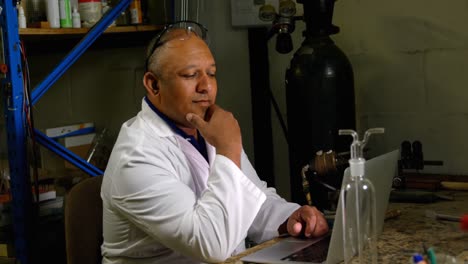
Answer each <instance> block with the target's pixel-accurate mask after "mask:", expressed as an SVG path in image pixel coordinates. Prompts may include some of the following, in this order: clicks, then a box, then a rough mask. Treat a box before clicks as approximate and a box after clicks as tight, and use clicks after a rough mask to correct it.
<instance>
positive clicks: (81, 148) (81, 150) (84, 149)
mask: <svg viewBox="0 0 468 264" xmlns="http://www.w3.org/2000/svg"><path fill="white" fill-rule="evenodd" d="M91 146H92V145H91V144H84V145H78V146H74V147H69V148H68V149H69V150H70V151H71V152H73V153H75V154H76V155H78V156H80V157H81V158H82V159H84V160H86V159H87V158H88V157H87V155H88V152H89V150H90V149H91ZM65 168H67V169H77V170H78V168H77V167H75V166H74V165H73V164H71V163H70V162H68V161H65Z"/></svg>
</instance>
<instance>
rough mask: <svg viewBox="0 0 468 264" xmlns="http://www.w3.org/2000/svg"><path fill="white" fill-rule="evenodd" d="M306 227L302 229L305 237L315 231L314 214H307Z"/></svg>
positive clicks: (315, 219) (315, 221) (315, 217)
mask: <svg viewBox="0 0 468 264" xmlns="http://www.w3.org/2000/svg"><path fill="white" fill-rule="evenodd" d="M305 220H306V227H305V231H304V235H305V236H306V237H310V235H312V234H313V233H314V231H315V228H316V227H317V216H316V215H311V216H308V217H307V218H306V219H305Z"/></svg>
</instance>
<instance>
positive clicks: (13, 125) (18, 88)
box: [0, 0, 131, 264]
mask: <svg viewBox="0 0 468 264" xmlns="http://www.w3.org/2000/svg"><path fill="white" fill-rule="evenodd" d="M15 2H16V1H14V0H0V7H1V8H2V10H1V11H0V25H1V29H2V32H1V33H2V38H3V49H4V54H5V64H6V65H7V66H8V72H7V74H6V75H5V76H4V78H2V79H1V84H2V88H3V91H2V92H3V93H4V95H5V96H3V97H2V98H3V103H4V114H5V117H6V120H7V136H8V159H9V166H10V181H11V191H12V198H13V201H12V203H13V204H12V205H13V206H12V210H13V223H14V235H15V251H16V258H17V259H18V260H19V261H20V262H21V263H22V264H28V263H31V261H32V260H31V237H32V230H31V228H32V224H31V223H32V222H31V220H32V193H31V180H30V175H29V165H28V163H27V156H26V152H27V151H26V150H27V147H26V143H27V141H26V140H27V135H26V120H25V116H24V113H23V107H24V93H23V91H24V86H23V72H22V65H21V53H20V41H19V29H18V18H17V14H16V8H15V6H14V3H15ZM130 2H131V0H121V1H120V2H119V3H118V4H117V5H116V6H115V7H114V8H112V9H111V10H110V11H109V12H108V13H107V14H106V15H105V16H104V17H103V18H102V19H101V20H100V21H99V22H98V23H97V24H96V25H95V26H94V27H93V28H92V29H91V30H90V31H89V32H88V34H86V35H85V36H84V37H83V39H82V40H81V41H80V42H79V43H78V44H77V45H76V46H75V47H74V48H73V49H72V51H71V52H70V53H69V54H67V56H65V58H64V59H63V60H62V62H61V63H59V65H58V66H57V67H56V68H55V69H54V70H53V71H52V72H51V73H50V74H49V75H48V76H47V77H46V78H45V79H44V80H43V81H42V82H41V83H40V84H39V85H38V86H37V87H36V88H35V89H34V91H33V92H32V95H31V97H32V98H31V104H32V105H34V104H35V103H36V102H37V101H38V100H39V99H40V98H41V97H42V96H43V95H44V93H45V92H46V91H47V90H48V89H49V88H50V87H51V86H52V85H53V84H54V83H55V81H57V80H58V79H59V78H60V77H61V76H62V75H63V74H64V73H65V71H66V70H67V69H68V68H70V67H71V65H72V64H73V63H74V62H76V60H77V59H78V58H79V56H81V55H82V54H83V53H84V52H85V51H86V49H87V48H89V46H91V44H92V43H93V42H94V41H95V40H96V39H97V38H98V37H99V36H100V35H101V34H102V33H103V32H104V31H105V29H107V27H108V26H109V25H110V24H111V23H112V21H114V20H115V19H116V18H117V17H118V16H119V15H120V13H121V12H122V11H123V10H124V9H125V8H126V7H127V6H128V5H129V4H130ZM35 135H36V138H37V140H38V142H40V143H41V144H43V145H44V146H45V147H47V148H48V149H50V150H52V151H54V152H57V154H59V155H60V156H62V157H64V158H65V159H66V160H68V161H69V162H71V163H72V164H74V165H75V166H77V167H79V168H80V169H82V170H83V171H85V172H86V173H88V174H90V175H91V176H97V175H102V171H101V170H99V169H97V168H95V167H94V166H92V165H90V164H89V163H87V162H86V161H84V160H83V159H81V158H80V157H78V156H76V155H75V154H73V153H72V152H70V151H69V150H67V149H66V148H64V147H63V146H61V145H60V144H58V143H56V142H55V141H53V140H52V139H50V138H49V137H47V136H45V135H44V134H42V133H41V132H40V131H38V130H36V131H35Z"/></svg>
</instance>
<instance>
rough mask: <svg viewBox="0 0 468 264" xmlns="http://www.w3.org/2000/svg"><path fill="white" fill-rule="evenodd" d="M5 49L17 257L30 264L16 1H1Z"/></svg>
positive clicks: (29, 206) (28, 186) (28, 188)
mask: <svg viewBox="0 0 468 264" xmlns="http://www.w3.org/2000/svg"><path fill="white" fill-rule="evenodd" d="M0 3H1V6H2V8H3V11H2V15H1V26H2V37H3V48H4V54H5V64H6V65H7V66H8V72H7V74H6V76H5V78H2V80H1V83H2V88H3V92H4V93H5V96H3V103H4V114H5V116H6V120H7V122H6V125H7V136H8V139H7V140H8V160H9V166H10V181H11V192H12V212H13V219H14V221H13V230H14V235H15V250H16V256H17V258H18V259H19V260H20V262H21V263H29V259H28V258H29V256H30V249H31V247H30V241H31V239H30V238H31V236H30V235H31V227H32V225H31V223H32V222H31V220H32V217H31V216H32V211H31V209H32V194H31V181H30V178H29V166H28V164H27V157H26V130H25V116H24V114H23V107H24V102H23V99H24V94H23V72H22V67H21V53H20V41H19V34H18V19H17V17H16V9H15V6H13V1H12V0H1V2H0Z"/></svg>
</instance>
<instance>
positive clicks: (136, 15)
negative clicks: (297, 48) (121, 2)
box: [129, 0, 143, 25]
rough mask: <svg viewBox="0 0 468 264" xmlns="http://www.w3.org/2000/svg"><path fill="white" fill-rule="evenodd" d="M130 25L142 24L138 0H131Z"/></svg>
mask: <svg viewBox="0 0 468 264" xmlns="http://www.w3.org/2000/svg"><path fill="white" fill-rule="evenodd" d="M129 10H130V24H133V25H137V24H141V23H142V22H143V13H142V12H141V2H140V0H133V1H132V2H131V3H130V6H129Z"/></svg>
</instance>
